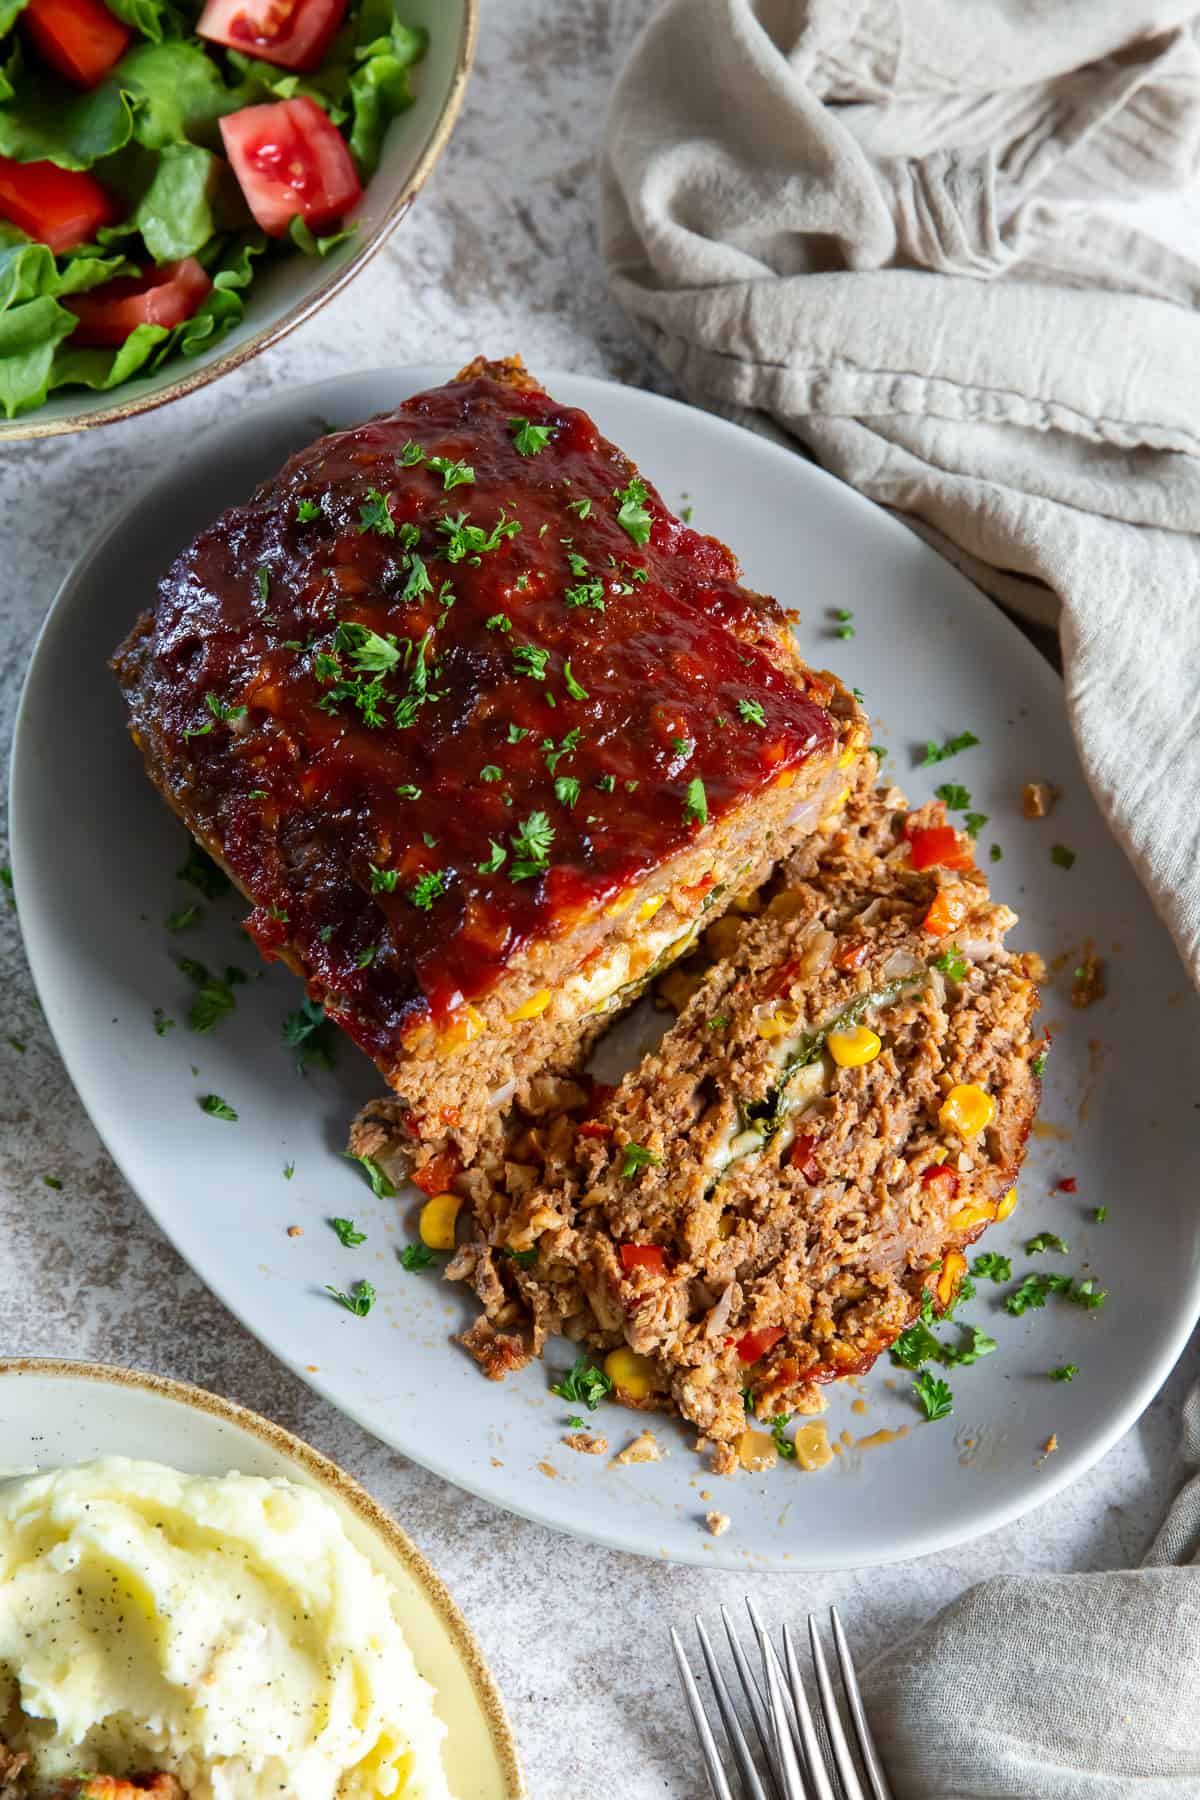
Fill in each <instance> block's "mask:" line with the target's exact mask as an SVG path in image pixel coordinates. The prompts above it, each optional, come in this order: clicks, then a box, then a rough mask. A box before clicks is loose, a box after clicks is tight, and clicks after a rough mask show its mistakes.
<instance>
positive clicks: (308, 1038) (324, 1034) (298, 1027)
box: [283, 997, 338, 1074]
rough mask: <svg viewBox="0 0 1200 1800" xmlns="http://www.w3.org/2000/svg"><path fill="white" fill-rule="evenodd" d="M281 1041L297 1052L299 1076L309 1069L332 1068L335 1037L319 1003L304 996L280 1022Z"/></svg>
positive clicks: (335, 1045)
mask: <svg viewBox="0 0 1200 1800" xmlns="http://www.w3.org/2000/svg"><path fill="white" fill-rule="evenodd" d="M283 1041H284V1043H285V1044H290V1045H291V1047H292V1049H293V1050H298V1051H299V1052H300V1054H299V1056H297V1058H296V1067H297V1068H298V1069H299V1070H300V1072H301V1074H303V1073H304V1071H305V1070H306V1069H308V1068H309V1067H310V1066H312V1067H317V1068H322V1069H332V1068H333V1066H334V1057H335V1056H336V1054H337V1043H338V1034H337V1027H336V1026H335V1025H334V1024H333V1021H332V1020H330V1019H327V1018H326V1017H325V1008H324V1007H323V1006H322V1005H321V1002H320V1001H319V1000H309V999H308V998H307V997H306V998H305V999H304V1000H302V1001H301V1002H300V1005H299V1006H298V1007H297V1008H296V1010H295V1011H294V1012H290V1013H288V1014H287V1016H286V1017H285V1019H284V1021H283Z"/></svg>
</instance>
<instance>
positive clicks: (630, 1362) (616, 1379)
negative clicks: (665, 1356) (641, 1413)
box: [604, 1344, 654, 1400]
mask: <svg viewBox="0 0 1200 1800" xmlns="http://www.w3.org/2000/svg"><path fill="white" fill-rule="evenodd" d="M604 1373H605V1374H606V1375H607V1376H608V1379H609V1380H610V1381H611V1382H612V1384H613V1386H614V1387H615V1388H616V1390H617V1393H618V1394H624V1395H625V1396H626V1397H627V1398H628V1399H630V1400H644V1399H645V1398H646V1396H647V1394H649V1392H650V1390H651V1388H652V1387H653V1385H654V1364H653V1363H652V1362H651V1360H650V1358H649V1357H648V1356H639V1354H638V1352H637V1351H636V1350H630V1349H629V1348H628V1346H627V1345H625V1344H622V1346H621V1348H620V1349H619V1350H610V1351H609V1353H608V1355H607V1356H606V1357H605V1359H604Z"/></svg>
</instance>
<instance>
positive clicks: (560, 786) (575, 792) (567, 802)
mask: <svg viewBox="0 0 1200 1800" xmlns="http://www.w3.org/2000/svg"><path fill="white" fill-rule="evenodd" d="M554 797H555V799H556V800H559V801H561V802H562V804H563V805H564V806H574V805H575V802H576V801H577V800H578V798H579V783H578V781H577V780H576V779H575V777H574V776H573V775H560V776H559V777H558V779H557V780H556V781H555V783H554Z"/></svg>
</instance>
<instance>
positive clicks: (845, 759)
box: [837, 748, 857, 769]
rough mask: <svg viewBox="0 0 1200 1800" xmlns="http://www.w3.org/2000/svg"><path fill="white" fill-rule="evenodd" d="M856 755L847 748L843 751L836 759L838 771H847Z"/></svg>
mask: <svg viewBox="0 0 1200 1800" xmlns="http://www.w3.org/2000/svg"><path fill="white" fill-rule="evenodd" d="M856 755H857V752H856V751H855V750H853V749H849V748H848V749H845V750H843V751H842V754H841V755H840V756H839V757H838V759H837V766H838V768H839V769H848V768H849V767H850V764H851V763H852V762H853V761H854V758H855V756H856Z"/></svg>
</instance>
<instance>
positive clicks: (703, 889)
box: [680, 869, 717, 901]
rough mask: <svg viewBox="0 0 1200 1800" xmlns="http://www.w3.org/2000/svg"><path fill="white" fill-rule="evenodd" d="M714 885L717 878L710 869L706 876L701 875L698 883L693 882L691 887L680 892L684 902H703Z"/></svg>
mask: <svg viewBox="0 0 1200 1800" xmlns="http://www.w3.org/2000/svg"><path fill="white" fill-rule="evenodd" d="M716 885H717V878H716V876H715V875H714V874H713V872H712V870H711V869H710V870H709V872H708V874H707V875H702V876H701V877H700V879H699V881H697V882H694V883H693V884H692V886H691V887H685V888H681V889H680V892H681V893H682V895H683V897H684V899H685V900H688V901H691V900H703V898H704V896H705V895H706V894H707V893H708V891H709V889H710V888H714V887H716Z"/></svg>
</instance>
